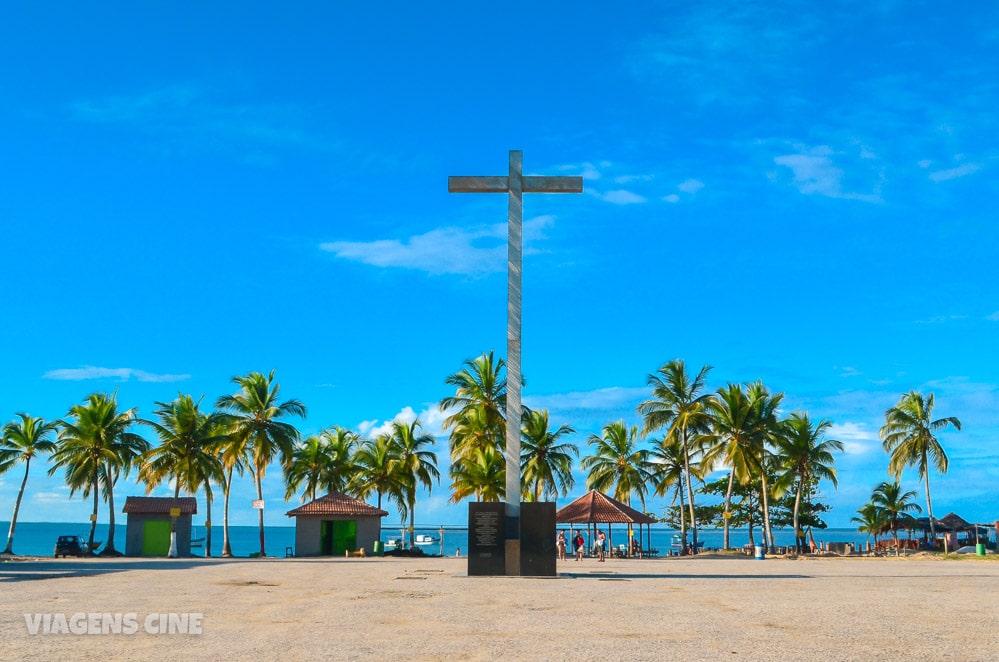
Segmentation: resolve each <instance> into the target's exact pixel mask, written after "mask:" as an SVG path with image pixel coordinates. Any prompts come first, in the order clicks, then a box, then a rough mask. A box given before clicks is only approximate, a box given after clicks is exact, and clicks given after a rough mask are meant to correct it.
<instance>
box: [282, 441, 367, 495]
mask: <svg viewBox="0 0 999 662" xmlns="http://www.w3.org/2000/svg"><path fill="white" fill-rule="evenodd" d="M360 441H361V438H360V437H359V436H358V434H357V433H356V432H354V431H353V430H348V429H346V428H341V427H340V426H334V427H333V428H331V429H327V430H323V431H322V432H320V433H319V435H313V436H311V437H307V438H306V439H305V440H303V441H302V442H301V443H300V444H298V445H297V446H296V447H295V450H294V452H293V453H292V458H291V463H290V464H289V465H288V468H287V469H286V470H285V472H284V482H285V486H286V490H285V493H284V498H285V499H286V500H287V499H290V498H291V497H292V495H294V494H295V492H297V491H298V489H299V488H300V487H301V485H302V484H303V483H305V491H303V492H302V501H305V500H306V499H309V500H313V499H315V498H316V496H317V493H318V491H319V490H320V489H322V490H324V491H326V492H342V491H344V490H345V489H346V488H347V484H348V483H349V482H350V478H351V477H352V476H353V469H354V466H353V462H354V460H353V456H354V451H355V450H356V449H357V446H358V445H359V444H360Z"/></svg>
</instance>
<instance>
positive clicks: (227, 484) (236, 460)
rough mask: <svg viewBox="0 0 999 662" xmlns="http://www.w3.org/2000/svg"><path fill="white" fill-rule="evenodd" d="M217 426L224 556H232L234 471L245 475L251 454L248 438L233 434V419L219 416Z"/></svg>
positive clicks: (215, 449)
mask: <svg viewBox="0 0 999 662" xmlns="http://www.w3.org/2000/svg"><path fill="white" fill-rule="evenodd" d="M217 428H218V429H217V432H218V433H219V435H220V439H219V442H218V443H217V444H215V448H214V451H215V453H216V454H217V455H218V458H219V462H221V463H222V480H221V481H220V482H219V484H220V485H221V487H222V556H223V558H225V557H230V556H232V545H231V544H230V540H229V496H230V495H231V494H232V478H233V474H234V473H235V474H238V475H240V476H242V475H243V473H244V472H245V471H246V469H247V467H248V466H249V464H250V455H249V447H248V440H247V438H246V437H241V436H239V435H236V434H233V432H232V425H231V421H230V420H229V419H228V418H227V417H224V416H220V417H219V418H218V424H217ZM208 533H209V534H211V527H208Z"/></svg>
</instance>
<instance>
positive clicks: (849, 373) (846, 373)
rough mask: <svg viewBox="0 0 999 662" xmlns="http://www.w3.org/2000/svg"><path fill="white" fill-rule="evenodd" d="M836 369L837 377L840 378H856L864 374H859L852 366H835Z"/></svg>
mask: <svg viewBox="0 0 999 662" xmlns="http://www.w3.org/2000/svg"><path fill="white" fill-rule="evenodd" d="M836 369H837V370H839V371H840V372H839V376H840V377H857V376H859V375H862V374H864V373H862V372H860V371H859V370H857V369H856V368H854V367H853V366H848V365H847V366H837V368H836Z"/></svg>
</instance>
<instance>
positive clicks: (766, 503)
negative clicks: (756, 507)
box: [760, 468, 776, 554]
mask: <svg viewBox="0 0 999 662" xmlns="http://www.w3.org/2000/svg"><path fill="white" fill-rule="evenodd" d="M766 471H767V470H766V468H763V469H762V470H761V471H760V474H761V478H760V483H761V484H762V486H763V527H764V529H763V534H764V535H765V536H766V538H767V540H766V544H767V547H769V548H770V553H771V554H774V553H775V552H776V550H774V531H773V529H772V528H771V527H770V495H769V494H768V493H769V492H770V490H769V488H768V486H767V473H766Z"/></svg>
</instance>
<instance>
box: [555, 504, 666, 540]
mask: <svg viewBox="0 0 999 662" xmlns="http://www.w3.org/2000/svg"><path fill="white" fill-rule="evenodd" d="M655 522H656V518H654V517H650V516H649V515H646V514H645V513H642V512H639V511H637V510H635V509H634V508H632V507H631V506H627V505H625V504H623V503H621V502H620V501H618V500H617V499H613V498H611V497H609V496H607V495H606V494H603V493H602V492H598V491H596V490H590V491H589V492H587V493H586V494H584V495H583V496H581V497H579V498H578V499H576V500H575V501H573V502H572V503H570V504H569V505H567V506H565V507H564V508H562V509H560V510H559V511H558V512H556V513H555V523H556V524H584V525H586V526H587V527H589V526H594V527H595V526H596V525H597V524H607V525H608V527H607V530H608V536H607V539H608V540H607V543H608V546H609V548H610V549H613V545H614V534H613V530H612V529H611V527H610V525H611V524H630V525H635V524H637V525H638V540H639V544H640V543H641V538H642V525H643V524H645V525H646V543H645V545H643V546H642V547H643V549H645V550H648V549H649V547H650V546H651V544H650V543H651V537H652V533H651V529H650V528H649V527H648V525H650V524H654V523H655ZM590 540H593V537H592V535H591V537H590ZM628 542H629V543H630V541H628ZM626 547H627V553H628V554H629V555H631V545H630V544H629V545H627V546H626Z"/></svg>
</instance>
